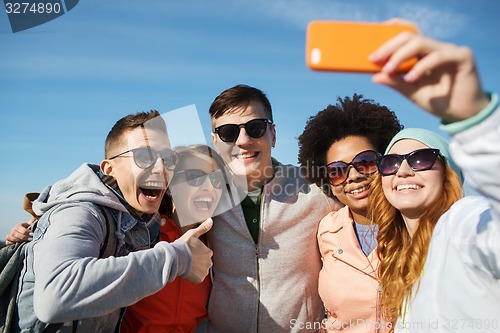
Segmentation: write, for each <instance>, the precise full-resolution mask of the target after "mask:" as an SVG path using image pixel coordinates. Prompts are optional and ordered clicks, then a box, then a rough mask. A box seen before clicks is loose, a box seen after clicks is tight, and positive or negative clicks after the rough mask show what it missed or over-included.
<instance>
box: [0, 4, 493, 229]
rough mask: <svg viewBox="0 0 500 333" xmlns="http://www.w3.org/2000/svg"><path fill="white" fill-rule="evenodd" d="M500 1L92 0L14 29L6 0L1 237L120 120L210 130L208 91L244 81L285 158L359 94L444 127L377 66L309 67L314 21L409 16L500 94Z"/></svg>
mask: <svg viewBox="0 0 500 333" xmlns="http://www.w3.org/2000/svg"><path fill="white" fill-rule="evenodd" d="M499 12H500V2H499V1H496V0H476V1H470V0H441V1H431V0H416V1H409V0H408V1H407V0H384V1H373V0H360V1H355V0H349V1H347V0H344V1H340V0H303V1H298V0H252V1H250V0H211V1H193V0H185V1H162V0H148V1H130V0H104V1H103V0H84V1H80V2H79V3H78V4H77V5H76V6H75V7H74V8H73V9H72V10H70V11H68V12H67V13H65V14H64V15H62V16H60V17H58V18H56V19H54V20H52V21H49V22H47V23H44V24H42V25H39V26H37V27H33V28H31V29H28V30H24V31H20V32H16V33H13V32H12V29H11V26H10V24H9V20H8V18H7V15H6V13H5V7H3V5H2V4H0V54H1V58H0V59H1V61H0V119H1V121H0V152H1V156H0V158H1V160H0V175H1V186H0V211H1V212H2V223H1V224H0V238H4V235H6V234H7V233H8V231H9V230H10V229H11V227H12V226H13V225H14V224H16V223H17V222H20V221H25V220H27V219H28V218H29V216H28V214H27V213H25V212H24V211H23V210H22V203H23V197H24V194H25V193H27V192H39V191H41V190H42V189H43V188H44V187H45V186H47V185H51V184H52V183H54V182H55V181H57V180H59V179H62V178H65V177H66V176H68V175H69V174H70V173H71V172H72V171H73V170H75V169H76V168H77V167H78V166H79V165H81V164H82V163H84V162H90V163H95V164H99V163H100V161H101V160H102V159H103V151H104V149H103V144H104V140H105V137H106V135H107V133H108V132H109V130H110V129H111V127H112V126H113V124H114V123H115V122H116V121H117V120H118V119H119V118H121V117H123V116H125V115H127V114H131V113H137V112H140V111H147V110H150V109H157V110H158V111H160V112H161V113H165V117H166V118H167V119H169V117H170V119H175V121H171V122H169V124H168V126H169V131H170V135H171V137H172V141H173V144H188V143H194V142H193V141H197V142H198V141H203V140H204V139H205V140H207V142H210V141H209V140H210V131H211V127H210V118H209V116H208V108H209V106H210V103H211V102H212V101H213V99H214V98H215V97H216V96H217V95H218V94H219V93H220V92H222V91H223V90H225V89H227V88H229V87H232V86H234V85H236V84H239V83H244V84H248V85H251V86H255V87H257V88H259V89H261V90H263V91H264V92H265V93H266V94H267V95H268V97H269V99H270V101H271V104H272V107H273V113H274V120H275V123H276V130H277V144H276V148H275V149H274V150H273V156H274V157H275V158H277V159H278V160H279V161H281V162H283V163H290V164H297V153H298V145H297V137H298V136H299V135H300V133H301V132H302V130H303V129H304V126H305V123H306V121H307V119H308V118H309V117H310V116H313V115H315V114H316V113H317V112H318V111H321V110H323V109H324V108H325V107H326V106H327V105H328V104H335V103H336V100H337V98H338V97H344V96H352V95H353V94H354V93H358V94H363V95H364V96H365V97H366V98H369V99H373V100H375V101H376V102H378V103H380V104H383V105H386V106H388V107H389V108H390V109H391V110H393V111H395V112H396V114H397V116H398V117H399V118H400V120H401V122H402V123H403V124H404V125H405V126H406V127H423V128H427V129H430V130H434V131H438V132H440V131H439V128H438V126H439V121H438V119H436V118H434V117H432V116H429V115H426V114H425V113H423V112H421V111H420V110H418V108H417V107H416V106H415V105H413V104H412V103H411V102H410V101H408V100H406V99H405V98H403V97H401V96H400V95H399V94H398V93H396V92H394V91H392V90H390V89H389V88H387V87H383V86H377V85H375V84H373V83H371V76H370V75H369V74H345V73H344V74H341V73H331V72H314V71H311V70H309V69H308V68H307V67H306V65H305V36H306V28H307V25H308V23H309V22H310V21H312V20H345V21H369V22H380V21H384V20H387V19H390V18H392V17H400V18H404V19H408V20H411V21H413V22H415V23H417V24H418V25H419V27H420V29H421V30H422V32H423V33H424V34H425V35H427V36H430V37H433V38H437V39H440V40H444V41H448V42H452V43H456V44H461V45H467V46H469V47H470V48H472V50H473V51H474V52H475V55H476V61H477V63H478V68H479V72H480V74H481V78H482V80H483V86H484V89H485V90H488V91H496V92H499V91H500V83H499V77H500V67H499V66H498V60H499V59H500V43H499V42H498V32H499V31H500V20H498V13H499ZM174 110H175V111H174ZM440 133H441V134H443V133H442V132H440Z"/></svg>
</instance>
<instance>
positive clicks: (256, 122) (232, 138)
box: [214, 119, 273, 142]
mask: <svg viewBox="0 0 500 333" xmlns="http://www.w3.org/2000/svg"><path fill="white" fill-rule="evenodd" d="M272 123H273V122H272V121H270V120H269V119H252V120H250V121H248V122H246V123H244V124H225V125H221V126H218V127H216V128H215V129H214V132H215V133H217V135H219V138H220V139H221V140H222V141H224V142H236V140H238V137H239V136H240V128H242V127H244V128H245V132H247V134H248V136H249V137H251V138H254V139H258V138H260V137H261V136H263V135H264V134H265V133H266V130H267V124H272Z"/></svg>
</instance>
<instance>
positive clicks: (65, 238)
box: [34, 206, 191, 323]
mask: <svg viewBox="0 0 500 333" xmlns="http://www.w3.org/2000/svg"><path fill="white" fill-rule="evenodd" d="M98 216H99V214H98V213H97V212H92V211H91V210H90V209H88V208H84V207H81V206H72V207H68V208H63V209H60V210H57V211H55V212H54V213H53V214H52V216H51V217H50V222H51V226H50V227H49V228H48V229H47V231H46V233H45V235H44V237H43V239H42V240H40V241H39V243H37V244H36V245H35V248H34V271H35V276H36V279H35V291H34V307H35V313H36V315H37V316H38V317H39V319H40V320H42V321H44V322H49V323H50V322H66V321H72V320H75V319H80V318H93V317H99V316H103V315H106V314H108V313H110V312H113V311H115V310H116V309H119V308H121V307H124V306H128V305H130V304H133V303H135V302H137V301H138V300H139V299H141V298H143V297H145V296H148V295H150V294H153V293H154V292H156V291H158V290H160V289H161V288H162V287H163V286H164V285H165V284H166V283H167V282H169V281H172V280H173V279H174V278H175V276H177V275H184V274H187V272H188V271H189V268H190V265H191V253H190V250H189V248H188V246H187V244H186V243H185V242H182V241H177V242H174V243H166V242H159V243H158V244H156V245H155V247H154V248H152V249H148V250H143V251H137V252H132V253H130V254H129V255H127V256H123V257H108V258H105V259H99V258H98V256H99V251H100V246H101V244H102V242H103V240H104V237H105V235H104V231H105V227H104V225H105V223H104V222H103V221H101V220H100V219H99V217H98Z"/></svg>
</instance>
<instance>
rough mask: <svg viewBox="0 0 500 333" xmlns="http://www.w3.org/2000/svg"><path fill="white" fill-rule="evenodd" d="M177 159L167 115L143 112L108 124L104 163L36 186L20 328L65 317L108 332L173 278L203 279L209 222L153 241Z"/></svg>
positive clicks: (207, 258) (22, 283)
mask: <svg viewBox="0 0 500 333" xmlns="http://www.w3.org/2000/svg"><path fill="white" fill-rule="evenodd" d="M176 163H177V155H176V153H174V152H173V151H172V150H171V149H170V143H169V140H168V136H167V130H166V126H165V123H164V121H163V119H162V118H161V117H160V115H159V113H158V112H157V111H154V110H153V111H150V112H142V113H138V114H136V115H130V116H126V117H124V118H122V119H121V120H119V121H118V122H117V123H116V124H115V125H114V126H113V128H112V129H111V131H110V132H109V134H108V136H107V138H106V143H105V159H104V160H103V161H102V162H101V164H100V166H99V165H92V164H83V165H82V166H81V167H79V168H78V169H77V170H76V171H75V172H74V173H72V174H71V175H70V176H69V177H68V178H66V179H63V180H61V181H59V182H57V183H55V184H54V185H53V186H51V187H48V188H46V189H45V190H44V191H43V192H42V193H41V195H40V196H39V198H38V199H37V200H36V201H35V202H34V203H33V210H34V211H35V212H36V213H37V214H38V215H42V214H43V215H42V217H41V218H40V220H39V221H38V225H37V229H36V230H35V234H34V237H33V238H34V240H33V241H32V242H31V243H30V244H28V245H27V252H26V253H27V254H26V261H25V267H24V268H23V272H22V274H21V276H22V278H21V280H20V293H19V297H18V305H17V306H18V308H17V311H18V313H19V322H18V323H16V324H18V325H19V330H20V331H21V332H27V331H29V332H32V331H42V330H43V329H44V328H45V327H46V326H47V324H46V323H65V324H64V326H63V327H58V328H57V329H58V331H67V330H68V329H69V327H67V326H73V329H75V325H77V326H78V327H77V330H78V332H114V331H115V329H116V326H117V324H118V322H119V319H120V316H121V309H123V308H124V307H126V306H128V305H131V304H133V303H135V302H137V301H138V300H140V299H141V298H143V297H145V296H148V295H151V294H153V293H155V292H157V291H158V290H160V289H162V288H163V287H164V286H165V284H167V283H168V282H170V281H172V280H173V279H174V278H175V277H176V276H181V277H184V278H186V279H187V280H189V281H192V282H195V283H200V282H201V281H203V279H204V278H205V277H206V276H207V274H208V270H209V268H210V267H211V264H212V263H211V255H212V251H211V250H210V249H208V248H207V247H206V246H205V245H204V244H203V243H202V242H201V241H200V240H198V237H199V236H200V235H202V234H204V233H205V232H207V231H208V230H209V229H210V227H211V224H212V222H211V220H207V221H205V222H204V223H203V224H202V225H200V226H199V227H198V228H197V229H192V230H190V231H188V232H186V234H184V235H183V236H182V237H181V238H180V239H179V240H177V241H175V242H173V243H167V242H163V241H160V242H158V243H157V244H156V245H154V247H153V248H151V245H152V239H154V237H155V236H154V235H151V234H150V229H154V227H153V226H155V225H158V223H159V214H158V208H159V206H160V203H161V200H162V197H163V195H164V193H165V191H166V189H167V186H168V183H169V180H170V179H171V177H172V172H173V169H174V167H175V165H176ZM52 328H54V327H52Z"/></svg>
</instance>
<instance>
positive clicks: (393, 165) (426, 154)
mask: <svg viewBox="0 0 500 333" xmlns="http://www.w3.org/2000/svg"><path fill="white" fill-rule="evenodd" d="M438 156H439V149H433V148H424V149H418V150H415V151H412V152H411V153H408V154H404V155H398V154H388V155H384V156H382V157H381V158H380V159H379V160H378V162H377V168H378V172H379V173H380V174H381V175H382V176H390V175H394V174H396V173H397V172H398V170H399V168H400V167H401V164H403V161H404V160H406V162H408V165H409V166H410V167H411V168H412V170H413V171H424V170H429V169H431V168H432V167H433V166H434V163H436V159H437V157H438Z"/></svg>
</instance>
